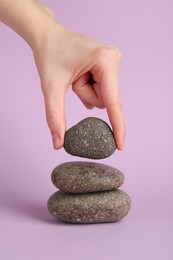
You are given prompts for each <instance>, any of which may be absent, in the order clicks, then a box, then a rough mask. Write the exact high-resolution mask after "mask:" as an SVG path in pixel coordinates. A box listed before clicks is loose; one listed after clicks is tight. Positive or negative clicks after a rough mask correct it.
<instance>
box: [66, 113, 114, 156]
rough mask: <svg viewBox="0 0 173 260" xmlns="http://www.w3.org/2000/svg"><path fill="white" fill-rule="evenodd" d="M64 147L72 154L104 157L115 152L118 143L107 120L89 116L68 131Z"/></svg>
mask: <svg viewBox="0 0 173 260" xmlns="http://www.w3.org/2000/svg"><path fill="white" fill-rule="evenodd" d="M64 149H65V151H66V152H67V153H69V154H71V155H75V156H79V157H85V158H90V159H103V158H106V157H109V156H111V155H112V154H113V153H114V152H115V150H116V144H115V140H114V136H113V132H112V130H111V128H110V127H109V125H108V124H107V123H106V122H104V121H103V120H101V119H99V118H95V117H88V118H86V119H84V120H82V121H80V122H79V123H78V124H76V125H75V126H73V127H71V128H70V129H68V130H67V131H66V133H65V140H64Z"/></svg>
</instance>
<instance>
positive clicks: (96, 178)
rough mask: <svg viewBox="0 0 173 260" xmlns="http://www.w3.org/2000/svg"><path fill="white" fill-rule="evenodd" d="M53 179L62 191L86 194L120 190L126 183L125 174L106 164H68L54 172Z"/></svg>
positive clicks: (63, 164)
mask: <svg viewBox="0 0 173 260" xmlns="http://www.w3.org/2000/svg"><path fill="white" fill-rule="evenodd" d="M51 179H52V182H53V184H54V185H55V186H56V187H57V188H58V189H60V190H61V191H64V192H68V193H85V192H95V191H106V190H113V189H115V188H119V187H120V186H121V185H122V184H123V183H124V174H123V173H122V172H121V171H119V170H117V169H115V168H113V167H111V166H108V165H106V164H101V163H92V162H66V163H62V164H60V165H58V166H57V167H56V168H55V169H54V170H53V172H52V175H51Z"/></svg>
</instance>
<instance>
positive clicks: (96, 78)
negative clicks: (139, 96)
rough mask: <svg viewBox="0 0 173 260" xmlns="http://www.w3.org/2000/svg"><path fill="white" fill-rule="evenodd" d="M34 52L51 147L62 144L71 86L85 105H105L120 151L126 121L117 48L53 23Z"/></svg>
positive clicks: (119, 54) (90, 106)
mask: <svg viewBox="0 0 173 260" xmlns="http://www.w3.org/2000/svg"><path fill="white" fill-rule="evenodd" d="M33 52H34V57H35V62H36V66H37V69H38V72H39V75H40V79H41V87H42V91H43V94H44V99H45V108H46V118H47V123H48V126H49V128H50V131H51V134H52V138H53V145H54V148H55V149H59V148H60V147H62V146H63V143H64V134H65V130H66V117H65V105H64V104H65V95H66V92H67V90H68V87H69V86H70V85H72V89H73V91H74V92H75V93H76V94H77V96H78V97H79V98H80V100H81V101H82V102H83V104H84V105H85V106H86V107H87V108H89V109H91V108H93V107H98V108H106V110H107V113H108V116H109V119H110V122H111V125H112V128H113V132H114V136H115V140H116V144H117V148H118V149H119V150H121V149H122V148H123V144H124V138H125V120H124V116H123V112H122V106H121V101H120V94H119V83H118V66H119V63H120V60H121V53H120V51H119V50H118V49H117V48H114V47H112V46H109V45H105V44H103V43H100V42H98V41H96V40H93V39H90V38H88V37H86V36H84V35H81V34H78V33H74V32H71V31H70V30H68V29H66V28H64V27H62V26H60V25H58V24H57V23H53V24H52V26H51V28H50V30H49V31H47V33H46V34H45V35H44V40H42V41H40V43H39V44H38V46H36V48H33Z"/></svg>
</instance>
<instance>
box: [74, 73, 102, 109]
mask: <svg viewBox="0 0 173 260" xmlns="http://www.w3.org/2000/svg"><path fill="white" fill-rule="evenodd" d="M89 78H90V73H89V72H88V73H86V74H83V75H82V76H81V77H80V78H79V79H78V80H77V81H75V82H74V83H73V85H72V89H73V91H74V92H75V94H76V95H77V96H78V97H79V99H80V100H81V101H82V102H83V104H84V105H85V106H86V107H87V108H88V109H92V108H93V107H98V108H103V107H104V105H103V102H102V99H101V97H100V94H99V91H98V87H97V84H96V83H94V84H93V86H92V85H91V84H90V81H89Z"/></svg>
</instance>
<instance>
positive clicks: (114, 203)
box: [48, 189, 131, 223]
mask: <svg viewBox="0 0 173 260" xmlns="http://www.w3.org/2000/svg"><path fill="white" fill-rule="evenodd" d="M130 206H131V200H130V197H129V196H128V195H127V194H126V193H125V192H123V191H121V190H118V189H116V190H113V191H103V192H96V193H83V194H69V193H64V192H61V191H57V192H55V193H54V194H53V195H52V196H51V197H50V198H49V200H48V210H49V212H50V214H51V215H53V216H54V217H56V218H58V219H60V220H63V221H65V222H71V223H100V222H114V221H118V220H120V219H122V218H123V217H125V216H126V215H127V214H128V212H129V210H130Z"/></svg>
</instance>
